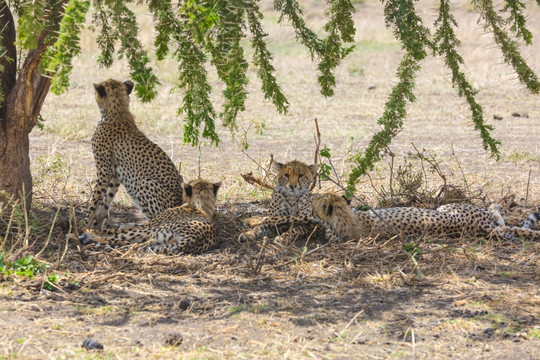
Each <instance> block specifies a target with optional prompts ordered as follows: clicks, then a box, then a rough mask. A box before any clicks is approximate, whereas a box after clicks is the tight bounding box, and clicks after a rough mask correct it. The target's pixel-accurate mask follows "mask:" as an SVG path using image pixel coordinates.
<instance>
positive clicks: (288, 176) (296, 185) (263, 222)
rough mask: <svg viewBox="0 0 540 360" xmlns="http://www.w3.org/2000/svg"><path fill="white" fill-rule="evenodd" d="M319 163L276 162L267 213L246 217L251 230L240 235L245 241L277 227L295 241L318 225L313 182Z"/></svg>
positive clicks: (286, 238) (283, 237)
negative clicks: (313, 215)
mask: <svg viewBox="0 0 540 360" xmlns="http://www.w3.org/2000/svg"><path fill="white" fill-rule="evenodd" d="M317 170H318V165H306V164H304V163H303V162H301V161H298V160H292V161H289V162H287V163H285V164H282V163H279V162H274V171H275V172H276V175H277V183H276V186H275V187H274V192H273V193H272V198H271V200H270V206H269V208H268V216H255V217H251V218H248V219H246V220H245V224H246V225H247V226H249V227H251V228H252V229H250V230H248V231H245V232H243V233H242V234H240V237H239V239H240V240H242V241H245V240H253V239H256V238H260V237H262V236H264V235H267V234H269V233H270V232H272V231H273V230H276V229H277V230H278V233H280V234H278V238H279V239H281V240H284V241H292V240H294V239H296V238H297V237H298V236H304V235H308V234H310V233H311V232H312V231H313V229H314V228H315V226H314V224H313V223H312V222H310V220H309V219H310V218H311V202H312V201H313V196H314V195H313V194H311V193H310V188H311V183H312V182H313V178H314V176H315V174H316V173H317Z"/></svg>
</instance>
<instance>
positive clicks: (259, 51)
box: [246, 0, 289, 114]
mask: <svg viewBox="0 0 540 360" xmlns="http://www.w3.org/2000/svg"><path fill="white" fill-rule="evenodd" d="M246 12H247V21H248V25H249V30H250V32H251V34H252V35H253V38H252V39H251V46H252V47H253V50H254V53H253V63H254V65H255V66H256V67H258V70H257V76H258V77H259V79H261V83H262V87H261V88H262V91H263V93H264V98H265V99H267V100H268V99H271V100H272V103H274V106H275V107H276V109H277V111H278V112H279V113H281V114H283V113H286V112H287V107H288V106H289V102H288V101H287V99H286V98H285V95H283V93H282V92H281V87H280V86H279V85H278V84H277V82H276V77H275V76H274V73H275V71H276V69H275V68H274V66H272V64H271V61H272V54H271V53H270V51H268V49H267V48H266V42H265V41H264V38H265V37H266V36H268V34H266V33H265V32H264V31H263V29H262V25H261V22H260V20H262V18H263V15H262V14H261V13H260V11H259V6H258V5H257V2H256V1H255V0H252V1H251V2H250V6H248V7H247V9H246Z"/></svg>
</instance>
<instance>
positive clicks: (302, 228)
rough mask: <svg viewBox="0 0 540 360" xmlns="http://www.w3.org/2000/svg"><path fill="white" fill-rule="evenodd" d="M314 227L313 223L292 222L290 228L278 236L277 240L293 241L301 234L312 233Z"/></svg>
mask: <svg viewBox="0 0 540 360" xmlns="http://www.w3.org/2000/svg"><path fill="white" fill-rule="evenodd" d="M314 229H315V225H313V224H292V225H291V228H290V229H288V230H287V231H285V232H283V233H281V234H280V235H278V236H276V241H282V242H286V243H288V242H292V241H294V240H296V239H297V238H298V237H300V236H306V235H310V234H311V233H312V232H313V230H314Z"/></svg>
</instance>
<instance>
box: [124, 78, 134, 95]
mask: <svg viewBox="0 0 540 360" xmlns="http://www.w3.org/2000/svg"><path fill="white" fill-rule="evenodd" d="M124 85H126V89H127V94H128V95H129V94H131V90H133V86H134V85H133V81H131V80H127V81H124Z"/></svg>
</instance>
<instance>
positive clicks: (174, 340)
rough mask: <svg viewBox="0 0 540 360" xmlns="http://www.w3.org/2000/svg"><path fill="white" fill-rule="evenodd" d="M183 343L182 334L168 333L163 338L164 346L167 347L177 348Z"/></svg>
mask: <svg viewBox="0 0 540 360" xmlns="http://www.w3.org/2000/svg"><path fill="white" fill-rule="evenodd" d="M182 341H184V338H183V337H182V334H180V333H177V332H174V333H170V334H168V335H167V336H166V337H165V345H169V346H178V345H180V344H181V343H182Z"/></svg>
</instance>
